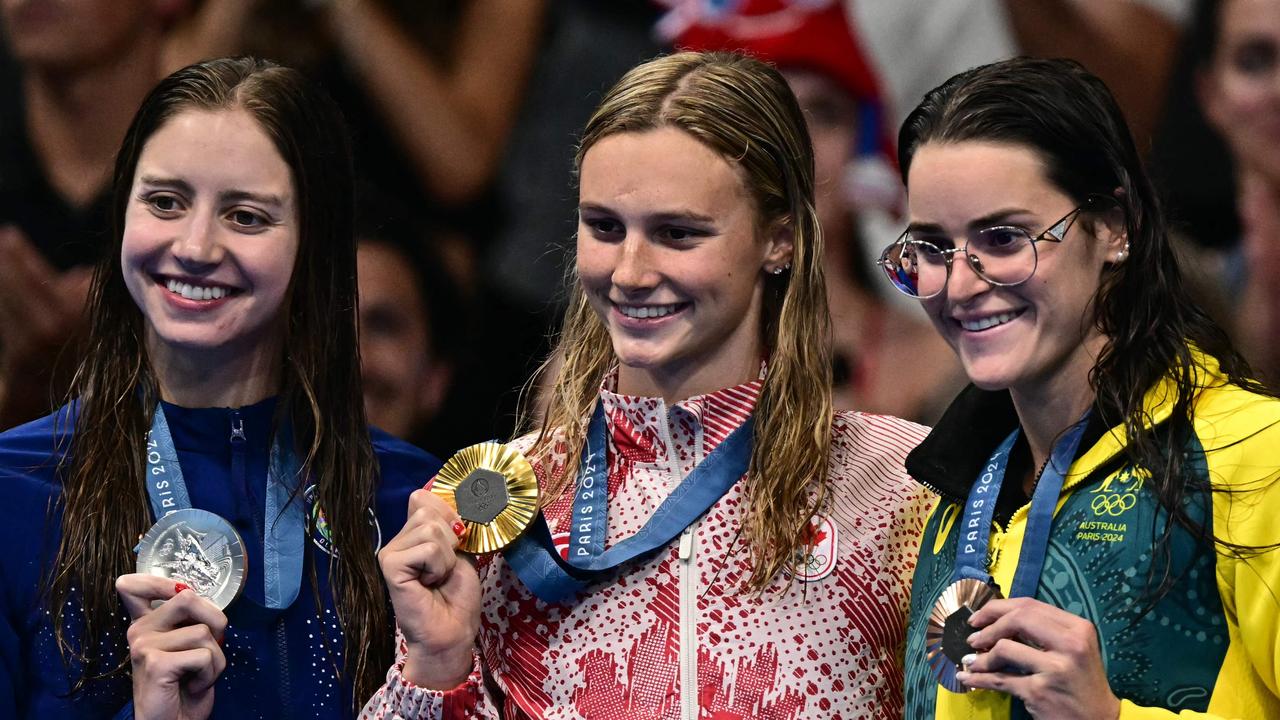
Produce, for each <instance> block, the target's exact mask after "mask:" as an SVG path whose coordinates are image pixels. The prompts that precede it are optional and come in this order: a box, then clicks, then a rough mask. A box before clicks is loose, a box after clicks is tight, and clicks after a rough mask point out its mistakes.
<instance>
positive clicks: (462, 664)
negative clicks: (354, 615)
mask: <svg viewBox="0 0 1280 720" xmlns="http://www.w3.org/2000/svg"><path fill="white" fill-rule="evenodd" d="M464 531H465V526H464V525H463V524H462V518H460V517H458V513H456V512H454V510H453V508H451V507H449V505H448V504H447V503H445V502H444V501H443V500H441V499H440V498H438V497H436V496H435V495H433V494H432V493H431V492H430V491H429V490H426V489H423V490H418V491H415V492H414V493H413V494H412V495H410V496H409V518H408V520H407V521H406V522H405V524H404V528H403V529H402V530H401V531H400V533H399V534H398V535H396V536H395V537H394V538H392V539H391V542H389V543H387V544H386V545H385V546H383V548H382V549H381V550H379V551H378V563H379V564H380V565H381V566H382V575H383V577H384V578H386V581H387V589H388V591H389V592H390V594H391V604H392V605H393V606H394V607H395V611H396V622H397V623H399V625H400V631H401V632H402V633H403V634H404V638H405V644H406V646H407V647H406V649H407V658H406V660H405V666H404V678H405V679H406V680H408V681H409V682H411V683H413V684H415V685H418V686H420V687H426V688H432V689H435V690H448V689H450V688H454V687H457V686H458V685H461V684H462V683H463V681H465V680H466V679H467V676H468V675H469V674H470V673H471V668H472V652H473V648H474V646H475V639H476V633H477V632H478V631H479V629H480V577H479V575H478V574H477V573H476V569H475V567H474V566H473V565H472V564H471V561H470V560H469V559H468V558H467V557H466V556H463V555H461V554H460V553H458V551H457V548H458V541H459V539H460V538H461V536H462V534H463V532H464Z"/></svg>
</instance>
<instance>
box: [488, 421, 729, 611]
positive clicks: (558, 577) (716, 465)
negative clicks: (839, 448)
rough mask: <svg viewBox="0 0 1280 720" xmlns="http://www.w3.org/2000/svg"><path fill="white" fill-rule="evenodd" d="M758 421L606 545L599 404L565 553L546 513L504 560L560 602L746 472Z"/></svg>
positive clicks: (663, 536)
mask: <svg viewBox="0 0 1280 720" xmlns="http://www.w3.org/2000/svg"><path fill="white" fill-rule="evenodd" d="M753 426H754V423H753V421H752V419H751V418H748V419H747V421H746V422H745V423H743V424H742V425H741V426H739V427H738V428H737V429H735V430H734V431H733V432H731V433H729V436H728V437H726V438H725V439H724V441H723V442H721V443H720V444H719V445H718V446H716V449H715V450H713V451H712V452H711V454H710V455H708V456H707V457H706V458H705V459H704V460H703V461H702V462H701V463H699V464H698V466H697V467H695V468H694V469H693V472H691V473H689V475H688V476H687V477H685V478H684V480H682V481H681V482H680V484H679V485H678V486H676V489H675V490H673V491H672V492H671V494H670V495H668V496H667V499H666V500H663V501H662V504H661V505H659V506H658V509H657V510H656V511H654V513H653V515H652V516H651V517H650V518H649V520H648V521H647V522H646V523H645V524H644V527H642V528H640V530H639V531H638V532H637V533H636V534H634V535H632V536H631V537H628V538H626V539H624V540H622V541H620V542H618V543H617V544H616V545H614V546H613V547H611V548H609V549H607V550H606V549H605V539H606V537H607V536H608V529H609V517H608V512H609V502H608V482H609V481H608V468H607V463H606V455H605V451H606V447H605V445H606V438H605V419H604V409H603V408H602V407H600V406H599V405H597V406H596V410H595V412H594V413H593V414H592V417H591V423H590V425H589V426H588V428H587V443H586V447H584V448H583V456H582V461H581V463H580V465H579V473H578V483H577V486H576V488H575V490H574V497H573V526H572V527H571V528H570V531H569V557H568V559H567V560H565V559H562V558H561V557H560V554H559V553H558V552H557V551H556V549H555V546H554V544H553V542H552V540H551V532H550V530H549V529H548V528H547V524H546V520H545V519H544V518H542V517H541V516H539V517H538V518H537V519H536V520H535V521H534V526H533V527H532V528H530V532H528V533H526V534H525V535H524V536H522V537H521V538H520V539H519V540H517V541H516V542H515V543H514V544H512V545H511V546H510V547H509V548H507V550H506V551H505V552H504V556H505V557H506V559H507V563H508V564H509V565H511V567H512V569H514V570H515V572H516V574H517V575H518V576H519V577H520V580H521V581H522V582H524V584H525V586H526V587H528V588H529V590H530V591H532V592H533V594H534V595H537V596H538V598H539V599H541V600H543V601H544V602H560V601H562V600H564V599H567V598H569V597H571V596H573V595H574V594H576V593H577V592H579V591H581V590H582V589H583V588H584V587H585V586H586V584H587V583H588V582H590V581H591V580H592V579H593V578H595V577H597V576H599V575H600V574H602V573H605V572H608V571H611V570H614V569H615V568H617V567H618V566H620V565H622V564H624V563H627V562H630V561H632V560H635V559H636V558H639V557H643V556H645V555H648V554H649V553H652V552H654V551H655V550H658V549H660V548H663V547H666V546H667V545H668V544H669V543H670V542H671V541H672V540H674V539H675V538H676V536H678V535H679V534H680V533H682V532H684V530H685V528H688V527H689V526H690V525H692V524H693V522H694V521H696V520H697V519H698V518H699V517H702V515H703V514H705V513H706V512H707V510H709V509H711V506H712V505H714V504H716V501H718V500H719V499H720V498H721V497H723V496H724V494H725V493H726V492H728V491H729V488H731V487H733V485H734V483H736V482H738V480H739V479H740V478H741V477H742V476H743V475H744V474H745V473H746V472H747V467H748V465H749V464H750V462H751V441H752V433H753Z"/></svg>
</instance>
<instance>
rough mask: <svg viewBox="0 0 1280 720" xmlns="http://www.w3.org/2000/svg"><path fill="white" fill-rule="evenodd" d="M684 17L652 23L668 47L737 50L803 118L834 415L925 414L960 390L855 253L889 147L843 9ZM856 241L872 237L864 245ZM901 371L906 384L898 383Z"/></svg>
mask: <svg viewBox="0 0 1280 720" xmlns="http://www.w3.org/2000/svg"><path fill="white" fill-rule="evenodd" d="M678 17H679V16H678V15H669V16H668V18H670V19H669V20H668V22H673V21H675V20H676V19H677V18H678ZM685 19H686V20H687V21H692V23H691V24H690V23H689V22H684V23H681V25H683V27H680V26H674V27H673V26H671V25H664V26H662V27H663V28H664V29H665V30H667V31H672V30H675V31H678V32H679V33H680V34H679V36H678V37H677V38H676V44H677V45H678V46H680V47H682V48H688V49H692V50H740V51H744V52H747V53H749V54H752V55H755V56H756V57H759V58H761V59H764V60H767V61H769V62H772V63H774V64H775V65H776V66H778V68H779V69H780V70H781V71H782V74H783V76H784V77H785V78H786V79H787V82H788V84H790V85H791V89H792V91H793V92H794V93H795V95H796V99H797V100H798V101H799V102H800V107H801V108H802V110H803V111H804V114H805V119H806V121H807V122H808V126H809V135H810V137H811V139H812V142H813V149H814V162H815V170H816V176H815V179H816V186H815V194H816V204H817V211H818V219H819V222H820V224H821V227H822V237H823V243H824V253H825V260H824V265H825V269H826V273H827V300H828V306H829V307H830V310H831V316H832V322H833V332H834V339H835V347H834V351H835V352H834V360H835V367H834V370H835V386H834V388H833V392H834V398H833V400H834V403H835V406H836V408H837V409H846V410H847V409H853V410H863V411H867V412H874V413H882V414H887V415H896V416H899V417H906V418H911V419H915V420H933V419H935V418H936V417H937V413H938V412H939V411H940V410H941V409H942V404H941V403H942V402H944V400H943V399H944V398H946V397H947V396H949V395H950V394H952V393H953V392H954V391H955V390H956V389H958V388H959V386H960V385H959V380H960V375H959V368H958V366H957V365H956V362H955V359H954V356H953V355H952V354H951V352H950V351H949V349H948V348H947V346H946V343H945V342H943V341H942V339H941V338H940V337H938V335H937V333H935V332H933V329H932V328H931V327H930V326H929V323H928V322H927V321H926V320H925V318H924V317H923V315H921V313H920V312H919V310H918V308H911V307H903V306H902V305H900V304H898V303H891V302H886V300H885V298H884V297H883V296H882V295H881V294H880V293H879V292H878V290H879V287H878V286H877V285H874V284H872V283H873V281H872V280H871V277H872V275H871V273H870V271H869V265H868V261H867V257H866V253H864V252H862V250H861V246H863V245H864V244H867V242H869V243H870V244H875V243H876V242H887V239H886V238H885V237H882V236H881V235H882V234H883V233H884V232H889V231H886V230H881V228H883V227H885V226H886V225H887V224H886V223H884V222H882V221H881V218H883V217H884V216H885V214H886V212H890V213H892V212H896V211H897V209H898V208H897V201H898V197H899V195H900V193H901V180H899V179H898V178H897V177H896V176H895V175H894V173H893V171H892V169H891V166H890V164H889V163H890V162H891V161H890V160H889V159H888V158H890V157H892V152H891V150H892V147H893V141H892V140H891V139H890V138H889V137H888V135H887V133H886V132H885V128H884V126H883V124H882V122H881V118H882V117H883V113H882V105H883V103H882V102H881V99H880V98H881V95H880V87H879V80H878V78H877V77H876V76H875V74H874V72H873V71H872V69H871V68H870V66H869V65H868V63H867V62H866V60H865V55H864V53H863V50H862V48H861V46H860V45H859V44H858V42H857V40H856V39H855V38H854V37H853V35H852V33H851V31H850V28H849V25H848V22H847V20H846V17H845V14H844V8H843V6H842V5H841V4H840V3H839V2H838V1H837V0H831V2H829V3H827V4H825V5H822V4H821V3H816V4H815V3H813V2H809V3H793V4H788V3H786V2H785V1H784V0H749V1H748V2H743V3H740V4H739V5H738V6H737V8H736V9H735V11H733V12H709V13H706V14H703V15H701V16H698V17H696V18H695V17H694V16H687V17H686V18H685ZM866 235H870V236H872V237H869V238H867V242H864V241H863V239H862V238H863V237H864V236H866ZM889 239H891V238H889ZM906 366H910V367H911V368H912V377H913V382H911V383H903V382H902V381H901V369H902V368H903V367H906Z"/></svg>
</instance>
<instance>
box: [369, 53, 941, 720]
mask: <svg viewBox="0 0 1280 720" xmlns="http://www.w3.org/2000/svg"><path fill="white" fill-rule="evenodd" d="M578 183H579V224H578V236H577V265H576V273H575V282H574V286H573V290H572V298H571V306H570V308H569V310H568V315H567V317H566V320H565V324H564V329H563V331H562V333H561V336H560V340H559V351H560V354H561V355H562V356H563V358H564V362H563V365H562V366H561V367H560V369H559V370H558V371H556V372H557V374H556V376H555V382H554V389H553V390H552V393H551V398H550V402H549V407H548V409H547V411H546V414H545V416H544V418H543V422H542V427H541V429H540V430H538V431H536V432H533V433H531V434H530V435H527V436H525V437H523V438H520V439H519V440H517V441H516V442H515V443H513V446H512V447H511V448H507V449H506V451H505V452H499V451H497V450H492V449H491V450H492V452H491V456H490V457H488V458H484V457H481V453H479V452H478V451H476V452H474V453H473V451H471V450H468V451H464V453H471V454H473V455H474V456H473V457H470V458H469V460H456V461H455V460H451V461H450V462H449V463H446V467H445V470H443V471H442V472H441V475H440V477H439V478H438V479H437V480H436V484H435V485H434V486H433V488H432V492H427V491H424V492H421V493H415V494H414V496H413V497H412V499H411V504H410V517H409V520H408V522H407V523H406V525H405V529H404V531H402V532H401V533H400V535H398V536H397V537H396V538H394V539H392V540H391V541H389V542H388V543H387V545H386V547H384V548H383V550H382V551H381V552H380V562H381V564H382V569H383V574H384V576H385V577H386V579H387V584H388V586H389V588H390V592H391V598H392V603H393V604H394V605H395V609H396V618H397V621H398V623H399V626H400V629H401V630H402V633H403V635H402V641H401V643H400V650H401V652H400V657H399V659H398V661H397V663H396V664H395V665H394V666H393V667H392V669H391V671H390V673H389V675H388V683H387V686H386V687H385V688H384V689H383V690H382V691H381V692H380V693H379V694H378V695H377V696H375V697H374V698H373V699H372V700H371V701H370V703H369V705H368V706H367V707H366V715H367V716H369V717H396V718H401V717H405V718H407V717H440V716H444V717H496V716H498V715H499V714H502V715H504V716H506V717H530V718H542V717H557V718H578V717H592V718H594V717H644V718H697V717H703V716H708V715H712V714H720V715H717V716H726V717H727V716H733V717H776V718H800V717H844V718H897V717H901V715H902V708H901V693H902V689H901V685H900V680H901V673H902V669H901V666H900V660H899V659H900V657H901V654H900V653H901V647H902V646H901V643H902V632H903V618H904V615H905V611H906V585H907V582H908V581H907V576H908V575H909V573H910V566H911V562H910V558H911V557H912V556H913V555H914V552H915V542H916V541H915V537H916V536H917V534H918V531H919V527H920V526H919V523H920V522H921V520H922V519H923V512H924V510H925V509H926V507H927V505H926V501H925V499H924V497H925V494H924V493H922V492H921V491H920V490H919V489H917V488H915V487H914V486H913V484H912V483H911V482H910V481H909V479H908V478H907V477H906V475H905V473H904V472H903V470H902V466H901V463H902V460H903V457H904V455H905V453H906V451H907V450H908V449H909V448H910V447H912V446H913V445H914V444H915V443H917V442H918V441H919V439H920V438H921V437H922V436H923V432H922V430H921V429H920V428H919V427H917V426H915V425H912V424H910V423H906V422H904V421H900V420H895V419H892V418H885V417H877V416H866V415H861V414H857V413H847V412H842V413H833V412H832V410H831V376H830V373H831V369H830V368H831V358H830V331H829V327H828V325H829V323H828V316H827V310H826V295H825V292H824V287H823V277H822V271H821V262H822V248H821V242H820V238H819V236H818V233H817V230H816V219H815V213H814V208H813V157H812V151H811V149H810V145H809V140H808V135H807V132H806V131H805V128H804V119H803V117H802V115H801V113H800V110H799V108H798V106H797V104H796V101H795V98H794V97H793V96H792V94H791V92H790V90H789V89H788V88H787V85H786V83H785V81H784V80H783V79H782V77H781V76H780V75H779V74H778V73H777V71H776V70H774V69H772V68H771V67H769V66H767V65H764V64H763V63H760V62H758V61H755V60H751V59H748V58H745V57H742V56H738V55H732V54H716V53H710V54H699V53H681V54H676V55H671V56H669V57H663V58H659V59H657V60H653V61H651V62H648V63H645V64H643V65H640V66H639V67H637V68H635V69H633V70H632V71H631V72H629V73H628V74H627V75H626V76H624V77H623V78H622V80H621V81H619V83H618V84H617V85H616V86H615V87H614V88H613V89H612V90H611V91H610V92H609V93H607V94H606V96H605V98H604V99H603V101H602V102H601V105H600V107H599V109H598V110H597V111H596V113H595V114H594V116H593V117H592V118H591V120H590V121H589V122H588V124H587V127H586V129H585V131H584V133H583V136H582V141H581V145H580V149H579V153H578ZM517 450H518V451H519V452H521V453H524V454H525V455H527V456H528V457H529V459H530V460H531V467H529V466H524V467H523V468H522V465H521V461H520V460H519V459H518V458H515V457H514V452H515V451H517ZM455 462H456V463H457V464H456V466H455ZM500 466H502V467H504V469H505V470H506V472H505V473H504V474H506V475H508V476H509V477H508V480H507V484H508V488H507V489H506V490H504V491H502V492H500V493H498V494H497V495H498V496H499V497H498V503H497V504H498V505H501V504H502V503H504V502H505V503H506V505H505V509H503V510H502V512H508V511H510V510H513V509H517V510H518V509H521V508H522V507H524V506H525V505H526V504H527V503H528V501H529V500H528V499H529V496H530V492H529V491H530V488H529V486H527V485H526V483H529V482H532V481H534V478H536V483H537V488H538V490H539V491H540V493H541V498H542V499H541V501H540V504H541V506H542V507H541V514H540V516H538V517H537V518H535V519H534V521H533V524H532V526H531V527H530V528H529V529H528V530H527V531H525V533H524V534H523V535H521V536H520V537H519V538H518V539H515V540H514V542H511V541H512V537H511V534H512V531H513V529H516V528H518V525H513V524H507V523H506V519H505V518H502V517H495V519H494V521H493V522H486V521H484V520H483V519H484V518H485V517H487V516H491V515H493V513H494V508H493V507H490V508H488V509H487V510H482V509H481V507H479V506H481V505H488V500H484V501H480V500H477V499H475V498H472V497H471V495H472V494H484V493H487V492H488V490H487V489H488V488H491V487H492V486H493V485H494V484H495V483H494V482H493V480H494V476H493V475H490V474H488V473H491V472H494V471H495V469H496V468H499V467H500ZM481 479H483V480H484V481H485V482H484V484H483V486H481V485H479V484H478V482H477V481H478V480H481ZM442 488H443V489H442ZM481 491H483V492H481ZM434 492H440V494H441V495H444V496H445V497H446V498H447V501H445V500H442V499H441V498H438V497H436V496H435V495H434V494H433V493H434ZM504 493H505V494H504ZM455 508H456V509H455ZM514 514H515V513H513V515H514ZM456 535H461V536H462V537H461V541H460V542H461V546H462V548H464V549H467V548H473V549H474V548H482V547H489V548H493V547H495V546H498V545H501V544H503V543H507V542H511V544H510V545H509V546H507V547H506V549H505V551H504V552H503V554H502V555H490V556H487V557H482V558H481V560H480V562H479V564H478V568H477V567H473V565H472V564H471V563H469V562H467V561H466V560H460V559H458V558H459V556H458V555H457V554H455V547H456V546H457V545H458V543H459V540H458V539H457V538H456ZM477 634H478V638H479V642H478V644H476V643H474V642H473V639H474V638H476V637H477ZM473 648H478V649H475V650H473ZM485 675H487V676H488V678H490V679H491V680H492V682H491V683H486V682H484V681H483V678H484V676H485Z"/></svg>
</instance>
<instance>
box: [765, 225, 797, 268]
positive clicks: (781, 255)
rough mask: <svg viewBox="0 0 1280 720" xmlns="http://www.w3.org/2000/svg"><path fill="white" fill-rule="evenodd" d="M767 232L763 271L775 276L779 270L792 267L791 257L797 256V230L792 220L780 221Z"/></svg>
mask: <svg viewBox="0 0 1280 720" xmlns="http://www.w3.org/2000/svg"><path fill="white" fill-rule="evenodd" d="M767 232H768V237H767V239H766V244H765V254H764V262H762V263H761V269H762V270H763V271H764V272H765V273H766V274H770V275H773V274H776V273H775V272H774V271H775V270H777V269H778V268H787V267H790V266H791V257H792V255H794V254H795V245H796V241H795V230H794V229H793V227H792V224H791V221H790V220H779V221H778V222H775V223H773V224H772V225H771V226H770V227H769V230H768V231H767Z"/></svg>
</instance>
